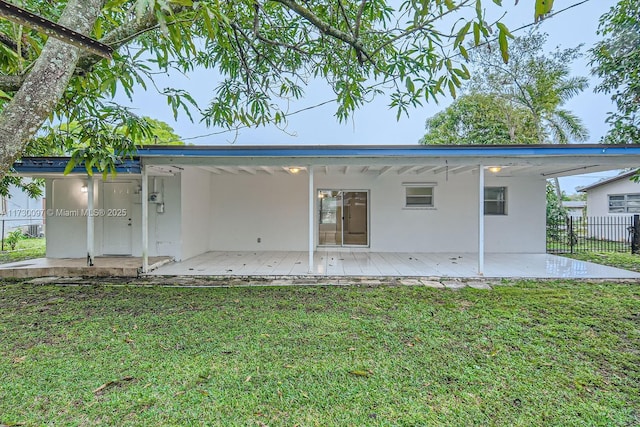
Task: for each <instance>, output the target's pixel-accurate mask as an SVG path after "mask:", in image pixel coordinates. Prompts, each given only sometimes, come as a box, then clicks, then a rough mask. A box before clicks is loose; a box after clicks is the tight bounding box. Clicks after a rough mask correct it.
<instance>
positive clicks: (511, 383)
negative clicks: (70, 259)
mask: <svg viewBox="0 0 640 427" xmlns="http://www.w3.org/2000/svg"><path fill="white" fill-rule="evenodd" d="M0 319H2V321H1V322H0V378H2V381H0V425H2V424H6V425H12V424H16V423H24V425H29V426H30V425H65V426H66V425H70V426H87V425H127V426H136V425H154V426H155V425H180V426H182V425H223V426H235V425H249V426H251V425H254V426H265V425H269V426H279V425H283V426H293V425H300V426H332V425H345V426H360V425H381V426H382V425H397V426H416V425H450V426H460V425H497V426H501V425H509V426H512V425H514V426H521V425H562V426H572V425H575V426H587V425H588V426H631V425H638V424H639V423H640V352H639V350H638V349H639V348H640V326H639V325H640V287H639V286H637V285H636V284H621V283H599V284H592V283H582V282H554V283H536V282H519V283H515V284H511V285H505V286H497V287H495V289H494V290H492V291H481V290H475V289H471V288H466V289H462V290H460V291H451V290H438V289H430V288H423V287H387V286H379V287H288V288H226V289H225V288H199V289H187V288H158V287H156V288H144V287H108V286H100V285H95V286H83V287H53V286H34V285H25V284H20V283H6V284H0Z"/></svg>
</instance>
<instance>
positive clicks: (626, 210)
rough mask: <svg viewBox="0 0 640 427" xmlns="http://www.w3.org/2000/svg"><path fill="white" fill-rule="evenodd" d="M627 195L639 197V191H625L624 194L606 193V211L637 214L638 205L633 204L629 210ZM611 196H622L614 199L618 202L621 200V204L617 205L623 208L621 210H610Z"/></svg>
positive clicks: (639, 208)
mask: <svg viewBox="0 0 640 427" xmlns="http://www.w3.org/2000/svg"><path fill="white" fill-rule="evenodd" d="M629 196H637V197H638V198H640V193H625V194H607V212H608V213H610V214H637V213H640V206H633V207H631V210H629V208H630V206H629ZM611 197H622V198H623V199H622V200H616V201H618V202H622V205H621V206H619V207H621V208H622V209H624V210H623V211H621V212H615V211H612V210H611Z"/></svg>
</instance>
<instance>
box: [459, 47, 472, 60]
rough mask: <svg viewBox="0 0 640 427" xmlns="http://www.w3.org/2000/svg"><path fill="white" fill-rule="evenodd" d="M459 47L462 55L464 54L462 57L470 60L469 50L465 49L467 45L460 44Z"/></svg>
mask: <svg viewBox="0 0 640 427" xmlns="http://www.w3.org/2000/svg"><path fill="white" fill-rule="evenodd" d="M458 49H460V55H462V57H463V58H464V59H466V60H467V61H468V60H469V52H467V49H465V47H464V46H463V45H460V46H459V47H458Z"/></svg>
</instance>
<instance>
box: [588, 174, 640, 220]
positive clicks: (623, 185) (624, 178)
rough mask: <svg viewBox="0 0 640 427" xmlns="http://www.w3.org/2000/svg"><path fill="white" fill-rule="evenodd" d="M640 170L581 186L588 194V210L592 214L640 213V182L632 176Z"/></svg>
mask: <svg viewBox="0 0 640 427" xmlns="http://www.w3.org/2000/svg"><path fill="white" fill-rule="evenodd" d="M637 172H638V170H636V169H634V170H631V171H627V172H623V173H620V174H618V175H616V176H614V177H611V178H605V179H602V180H600V181H598V182H596V183H594V184H591V185H588V186H586V187H582V188H580V189H579V190H578V191H580V192H583V193H586V194H587V211H588V212H589V215H591V216H619V215H627V214H640V183H639V182H636V181H632V180H631V177H632V176H633V175H635V174H636V173H637Z"/></svg>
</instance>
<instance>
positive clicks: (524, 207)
mask: <svg viewBox="0 0 640 427" xmlns="http://www.w3.org/2000/svg"><path fill="white" fill-rule="evenodd" d="M487 175H488V174H487ZM307 179H308V177H307V175H306V174H305V173H300V174H299V175H295V176H294V175H286V174H276V175H267V174H258V175H255V176H251V175H248V174H238V175H231V174H221V175H213V174H212V177H211V194H212V197H211V216H210V219H211V240H210V250H213V251H217V250H219V251H224V250H237V251H251V250H289V251H304V250H306V249H307V245H308V239H307V237H306V236H307V233H308V229H307V227H308V225H307V223H308V217H307V215H308V207H307V206H308V188H307V183H308V181H307ZM477 179H478V178H477V173H474V174H473V175H472V174H471V173H469V172H468V173H464V174H459V175H453V174H449V177H448V178H447V176H446V174H444V173H442V174H438V175H434V174H423V175H420V176H417V175H413V176H411V175H398V174H397V173H393V174H391V173H389V174H388V175H383V176H380V177H377V176H372V175H365V174H340V173H337V174H332V175H326V174H325V173H324V172H323V170H322V168H318V169H317V170H316V172H315V190H316V191H317V190H318V189H336V190H339V189H342V190H368V191H369V204H370V223H369V231H370V247H369V248H368V249H365V250H370V251H374V252H375V251H378V252H461V253H463V252H464V253H473V252H476V251H477V239H478V231H477V221H478V219H477V218H478V217H477V215H478V213H477V203H478V194H477ZM408 182H412V183H416V182H422V183H435V207H434V208H431V209H407V208H405V207H404V204H405V187H404V186H403V183H408ZM486 185H487V186H506V187H507V194H508V195H507V203H508V208H507V209H508V210H507V212H508V215H505V216H489V215H487V216H485V226H486V248H485V249H486V251H487V252H528V253H544V251H545V181H544V180H542V179H539V180H536V179H530V178H518V179H512V178H499V179H498V178H495V177H492V176H487V180H486ZM314 218H315V221H314V222H315V224H316V225H315V227H314V240H315V242H316V244H317V242H318V237H319V236H318V229H317V223H318V204H317V200H316V206H315V209H314ZM258 238H260V239H261V242H260V243H258V242H257V239H258Z"/></svg>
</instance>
